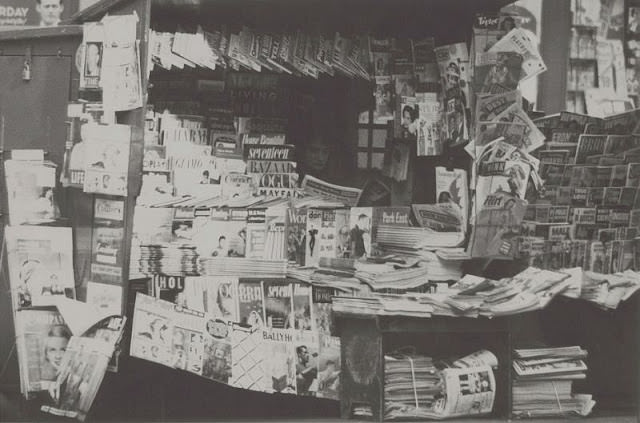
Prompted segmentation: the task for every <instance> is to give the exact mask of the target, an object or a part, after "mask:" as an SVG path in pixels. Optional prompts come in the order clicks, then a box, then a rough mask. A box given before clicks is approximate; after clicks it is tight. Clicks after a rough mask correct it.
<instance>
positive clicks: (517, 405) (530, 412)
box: [513, 346, 595, 417]
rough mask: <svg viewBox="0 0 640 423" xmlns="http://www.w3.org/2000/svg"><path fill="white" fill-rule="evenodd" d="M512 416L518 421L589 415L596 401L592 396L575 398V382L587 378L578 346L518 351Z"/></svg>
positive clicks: (578, 395) (514, 362) (515, 363)
mask: <svg viewBox="0 0 640 423" xmlns="http://www.w3.org/2000/svg"><path fill="white" fill-rule="evenodd" d="M514 353H515V359H514V361H513V369H514V370H515V380H514V382H513V414H514V416H517V417H547V416H568V415H580V416H586V415H588V414H589V413H590V412H591V410H592V409H593V406H594V405H595V401H593V400H592V398H591V395H585V394H574V393H573V389H572V388H573V387H572V385H573V381H574V380H578V379H584V378H585V377H586V374H585V372H586V371H587V365H586V364H585V362H584V361H583V359H584V358H585V357H586V356H587V351H586V350H583V349H582V348H580V347H578V346H572V347H560V348H538V349H521V350H515V351H514Z"/></svg>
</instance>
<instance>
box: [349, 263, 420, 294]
mask: <svg viewBox="0 0 640 423" xmlns="http://www.w3.org/2000/svg"><path fill="white" fill-rule="evenodd" d="M370 266H372V265H367V266H366V267H364V268H362V267H361V265H360V264H358V265H356V269H357V270H356V275H355V276H356V278H358V279H359V280H360V281H362V282H364V283H366V284H367V285H369V286H371V288H372V289H374V290H379V289H402V290H405V289H411V288H417V287H419V286H422V285H424V284H426V283H428V282H429V278H428V276H429V269H428V268H427V267H422V266H416V267H411V268H408V269H404V268H403V269H394V268H393V267H392V266H386V265H373V266H380V267H375V268H374V269H371V267H370ZM361 269H362V270H361Z"/></svg>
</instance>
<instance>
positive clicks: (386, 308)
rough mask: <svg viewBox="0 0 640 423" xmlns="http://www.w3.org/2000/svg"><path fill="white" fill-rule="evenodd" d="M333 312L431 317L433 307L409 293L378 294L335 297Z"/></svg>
mask: <svg viewBox="0 0 640 423" xmlns="http://www.w3.org/2000/svg"><path fill="white" fill-rule="evenodd" d="M332 305H333V312H334V313H341V314H356V315H376V316H408V317H431V315H432V312H433V307H432V306H430V305H429V304H422V303H420V302H418V301H417V299H416V298H415V297H412V296H408V295H393V294H377V295H374V296H367V297H365V296H361V297H340V296H338V297H333V303H332Z"/></svg>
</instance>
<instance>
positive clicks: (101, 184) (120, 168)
mask: <svg viewBox="0 0 640 423" xmlns="http://www.w3.org/2000/svg"><path fill="white" fill-rule="evenodd" d="M83 130H86V132H84V134H86V139H85V138H84V136H83V140H84V143H85V151H84V160H85V167H84V191H85V192H87V193H95V194H108V195H117V196H121V197H124V196H126V195H127V182H128V172H129V150H130V145H131V137H132V127H131V126H129V125H96V124H87V125H85V127H84V128H83Z"/></svg>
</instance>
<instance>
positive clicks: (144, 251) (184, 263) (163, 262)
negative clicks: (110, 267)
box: [137, 243, 198, 275]
mask: <svg viewBox="0 0 640 423" xmlns="http://www.w3.org/2000/svg"><path fill="white" fill-rule="evenodd" d="M139 250H140V252H139V256H138V257H137V258H138V259H139V265H140V266H139V271H140V272H141V273H143V274H148V275H155V274H165V275H176V274H177V275H197V274H198V253H197V252H196V247H195V246H193V245H189V244H181V243H164V244H146V245H141V246H140V249H139Z"/></svg>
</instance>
